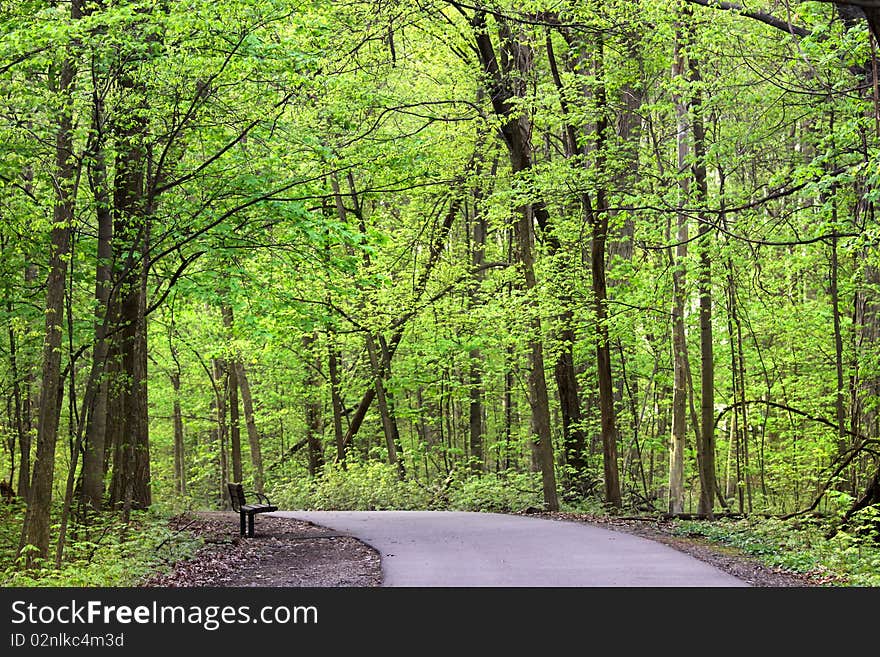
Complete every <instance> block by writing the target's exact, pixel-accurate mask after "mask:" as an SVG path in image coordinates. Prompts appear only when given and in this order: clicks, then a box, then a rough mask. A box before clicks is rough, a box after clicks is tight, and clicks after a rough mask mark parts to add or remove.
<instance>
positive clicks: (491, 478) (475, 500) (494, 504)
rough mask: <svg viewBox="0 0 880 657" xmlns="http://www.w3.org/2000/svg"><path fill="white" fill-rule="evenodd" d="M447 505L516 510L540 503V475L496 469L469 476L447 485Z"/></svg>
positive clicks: (542, 505)
mask: <svg viewBox="0 0 880 657" xmlns="http://www.w3.org/2000/svg"><path fill="white" fill-rule="evenodd" d="M447 496H448V506H449V508H450V509H454V510H457V511H496V512H514V513H515V512H520V511H525V510H526V509H528V508H529V507H532V508H537V509H542V508H543V507H544V498H543V490H542V487H541V475H540V474H537V473H533V472H513V471H510V472H500V473H498V474H495V473H487V474H483V475H480V476H479V477H477V476H470V477H466V478H464V479H461V480H459V481H455V482H453V483H452V485H451V486H450V488H449V492H448V494H447Z"/></svg>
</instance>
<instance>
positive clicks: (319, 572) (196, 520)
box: [142, 511, 828, 587]
mask: <svg viewBox="0 0 880 657" xmlns="http://www.w3.org/2000/svg"><path fill="white" fill-rule="evenodd" d="M536 515H538V516H539V517H548V518H554V519H558V520H567V521H573V522H587V523H589V524H595V525H600V526H606V527H609V528H613V529H616V530H619V531H624V532H628V533H631V534H636V535H639V536H642V537H645V538H650V539H653V540H656V541H659V542H661V543H664V544H666V545H669V546H670V547H673V548H675V549H677V550H680V551H682V552H685V553H687V554H689V555H691V556H693V557H695V558H697V559H700V560H701V561H705V562H707V563H710V564H712V565H713V566H715V567H717V568H719V569H721V570H723V571H725V572H728V573H730V574H732V575H734V576H736V577H738V578H740V579H742V580H745V581H746V582H748V583H749V584H751V585H752V586H759V587H805V586H821V585H823V584H827V583H828V582H825V581H822V580H821V579H818V578H814V577H808V576H805V575H798V574H794V573H789V572H784V571H781V570H774V569H771V568H768V567H766V566H764V565H762V564H760V563H759V562H757V561H756V560H754V559H751V558H749V557H747V556H744V555H742V554H738V553H736V552H734V551H732V550H726V549H723V548H721V547H719V546H715V545H712V544H710V543H708V542H707V541H704V540H700V539H693V538H686V537H677V536H673V535H672V534H671V532H670V531H669V529H668V527H666V528H664V526H663V525H661V524H657V523H650V522H640V521H626V520H609V519H601V518H594V517H589V516H577V515H574V514H560V513H553V514H551V513H542V514H536ZM172 527H173V528H174V529H176V530H179V531H188V532H193V533H195V534H198V535H200V536H201V537H202V538H203V539H204V540H205V545H204V547H203V548H201V549H200V550H199V552H198V553H197V554H196V556H195V557H194V558H192V559H189V560H187V561H183V562H180V563H177V564H175V565H174V566H173V568H172V570H171V571H170V572H168V573H163V574H157V575H155V576H153V577H151V578H150V579H148V580H146V581H145V582H143V584H142V586H156V587H205V586H231V587H235V586H237V587H247V586H266V587H270V586H293V587H373V586H380V585H381V583H382V565H381V561H380V558H379V555H378V554H377V553H376V552H375V550H373V549H372V548H370V547H368V546H367V545H365V544H364V543H362V542H360V541H359V540H357V539H355V538H353V537H351V536H345V535H342V534H339V533H337V532H333V531H331V530H328V529H325V528H323V527H317V526H315V525H312V524H310V523H307V522H301V521H298V520H293V519H289V518H276V517H271V516H266V515H261V516H257V518H256V522H255V536H254V538H239V535H238V514H237V513H233V512H221V511H217V512H198V513H195V514H188V515H184V516H178V517H176V518H175V519H174V520H173V521H172Z"/></svg>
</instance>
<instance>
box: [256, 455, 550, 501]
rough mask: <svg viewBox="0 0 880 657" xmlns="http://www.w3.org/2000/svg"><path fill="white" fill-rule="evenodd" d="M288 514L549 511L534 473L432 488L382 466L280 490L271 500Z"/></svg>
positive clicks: (339, 471) (456, 480)
mask: <svg viewBox="0 0 880 657" xmlns="http://www.w3.org/2000/svg"><path fill="white" fill-rule="evenodd" d="M270 497H271V499H272V501H273V502H275V501H276V500H277V503H278V504H279V505H280V506H281V508H284V509H315V510H331V509H332V510H352V511H353V510H360V511H370V510H382V509H400V510H430V509H439V510H456V511H494V512H513V513H516V512H520V511H524V510H526V509H528V508H537V509H540V508H542V506H543V501H542V492H541V478H540V475H539V474H537V473H531V472H514V471H510V472H504V471H502V472H498V473H484V474H481V475H479V476H477V475H463V476H459V477H456V476H454V475H450V476H449V477H447V478H446V479H444V480H442V481H437V482H435V483H434V484H432V485H428V486H426V485H423V484H421V483H420V482H418V481H415V480H414V479H405V480H401V479H400V478H399V476H398V472H397V468H396V467H394V466H391V465H388V464H387V463H382V462H379V461H367V462H364V463H349V464H348V465H347V468H346V469H343V468H341V467H339V466H335V465H334V466H328V467H326V468H325V470H324V473H323V474H322V475H321V476H319V477H317V478H315V479H314V480H310V479H309V478H308V477H307V476H302V477H298V478H295V479H293V480H291V481H289V482H287V483H284V484H279V485H276V486H275V487H274V488H273V489H272V492H271V495H270Z"/></svg>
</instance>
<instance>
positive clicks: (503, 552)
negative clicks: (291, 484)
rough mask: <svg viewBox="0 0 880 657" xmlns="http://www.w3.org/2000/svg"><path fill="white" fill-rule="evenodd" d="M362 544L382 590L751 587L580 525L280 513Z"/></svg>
mask: <svg viewBox="0 0 880 657" xmlns="http://www.w3.org/2000/svg"><path fill="white" fill-rule="evenodd" d="M272 515H276V516H281V517H287V518H296V519H298V520H306V521H308V522H311V523H314V524H316V525H320V526H323V527H328V528H330V529H333V530H335V531H337V532H341V533H345V534H348V535H351V536H354V537H355V538H358V539H360V540H361V541H363V542H364V543H366V544H368V545H370V546H372V547H373V548H375V549H376V550H377V551H378V552H379V554H380V555H381V558H382V572H383V584H382V585H383V586H408V587H597V586H604V587H612V586H613V587H742V586H748V584H747V583H746V582H743V581H742V580H739V579H737V578H735V577H733V576H732V575H728V574H727V573H725V572H723V571H721V570H718V569H717V568H715V567H713V566H710V565H709V564H706V563H703V562H702V561H699V560H697V559H694V558H693V557H690V556H688V555H686V554H683V553H681V552H678V551H677V550H674V549H672V548H670V547H667V546H665V545H662V544H660V543H656V542H654V541H650V540H648V539H645V538H640V537H638V536H633V535H631V534H624V533H622V532H616V531H613V530H609V529H604V528H601V527H593V526H591V525H585V524H581V523H575V522H566V521H562V520H549V519H545V518H531V517H528V516H514V515H504V514H497V513H468V512H455V511H279V512H276V513H273V514H272Z"/></svg>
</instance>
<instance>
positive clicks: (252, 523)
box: [248, 513, 256, 538]
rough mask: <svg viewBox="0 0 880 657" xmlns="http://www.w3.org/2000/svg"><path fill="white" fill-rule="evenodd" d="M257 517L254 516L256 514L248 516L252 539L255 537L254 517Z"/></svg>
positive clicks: (249, 532) (249, 533) (249, 531)
mask: <svg viewBox="0 0 880 657" xmlns="http://www.w3.org/2000/svg"><path fill="white" fill-rule="evenodd" d="M255 515H256V514H254V513H249V514H248V536H249V537H250V538H253V537H254V516H255Z"/></svg>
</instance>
